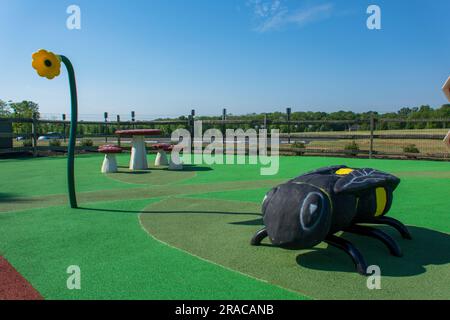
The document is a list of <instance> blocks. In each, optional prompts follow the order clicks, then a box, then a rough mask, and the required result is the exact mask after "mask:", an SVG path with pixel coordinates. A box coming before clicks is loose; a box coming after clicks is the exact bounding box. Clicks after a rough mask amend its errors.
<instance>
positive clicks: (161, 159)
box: [153, 143, 172, 167]
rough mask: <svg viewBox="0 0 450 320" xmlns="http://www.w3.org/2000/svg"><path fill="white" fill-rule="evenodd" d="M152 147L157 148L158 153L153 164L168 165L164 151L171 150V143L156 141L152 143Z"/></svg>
mask: <svg viewBox="0 0 450 320" xmlns="http://www.w3.org/2000/svg"><path fill="white" fill-rule="evenodd" d="M153 149H155V150H158V154H157V155H156V159H155V166H156V167H159V166H167V165H169V160H167V154H166V151H172V145H170V144H167V143H157V144H154V145H153Z"/></svg>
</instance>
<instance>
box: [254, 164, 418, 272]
mask: <svg viewBox="0 0 450 320" xmlns="http://www.w3.org/2000/svg"><path fill="white" fill-rule="evenodd" d="M399 183H400V179H399V178H397V177H395V176H393V175H391V174H388V173H385V172H381V171H378V170H375V169H369V168H364V169H352V168H348V167H346V166H333V167H326V168H321V169H318V170H315V171H312V172H309V173H306V174H304V175H301V176H299V177H297V178H294V179H292V180H290V181H288V182H286V183H283V184H281V185H279V186H277V187H275V188H273V189H272V190H270V191H269V192H268V193H267V194H266V196H265V198H264V201H263V205H262V215H263V221H264V225H265V227H264V228H263V229H261V230H259V231H258V232H256V234H255V235H254V236H253V238H252V240H251V244H252V245H259V244H260V243H261V241H262V240H263V239H264V238H265V237H267V236H268V237H269V239H270V241H271V242H272V244H274V245H276V246H280V247H287V248H293V249H306V248H312V247H314V246H315V245H317V244H319V243H320V242H322V241H325V242H327V243H328V244H329V245H332V246H335V247H337V248H339V249H342V250H344V251H345V252H346V253H347V254H349V255H350V257H351V258H352V259H353V262H354V263H355V266H356V270H357V271H358V273H360V274H362V275H366V274H367V273H366V272H367V264H366V262H365V260H364V258H363V256H362V255H361V253H360V252H359V251H358V249H356V247H355V246H353V244H352V243H351V242H349V241H347V240H345V239H343V238H340V237H338V236H336V235H335V233H337V232H339V231H345V232H350V233H356V234H360V235H365V236H370V237H373V238H376V239H378V240H380V241H382V242H383V243H384V244H385V245H386V246H387V247H388V249H389V251H390V252H391V254H392V255H394V256H397V257H400V256H402V251H401V249H400V247H399V246H398V244H397V243H396V242H395V240H394V239H393V238H392V237H390V236H389V235H388V234H386V233H385V232H383V231H381V230H377V229H375V228H372V227H369V226H366V225H360V224H386V225H390V226H392V227H394V228H395V229H396V230H398V231H399V232H400V234H401V236H402V237H403V238H405V239H411V235H410V233H409V231H408V229H407V228H406V227H405V226H404V225H403V224H402V223H401V222H400V221H398V220H396V219H393V218H389V217H385V214H386V213H387V212H388V211H389V209H390V207H391V204H392V196H393V191H394V190H395V188H396V187H397V186H398V184H399Z"/></svg>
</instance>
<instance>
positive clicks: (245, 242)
mask: <svg viewBox="0 0 450 320" xmlns="http://www.w3.org/2000/svg"><path fill="white" fill-rule="evenodd" d="M128 157H129V155H126V154H123V155H119V157H118V161H119V165H120V173H119V174H111V175H102V174H101V173H100V165H101V161H102V158H101V155H83V156H77V158H76V183H77V191H78V197H79V200H80V204H81V206H82V207H83V209H81V210H74V209H70V208H68V206H67V204H66V202H67V199H66V181H65V160H66V159H65V158H64V157H53V158H37V159H21V160H0V176H1V177H2V179H1V180H0V252H2V254H3V255H4V256H5V257H6V258H7V259H8V260H9V261H10V263H11V264H13V266H14V267H15V268H16V269H17V270H18V271H19V272H21V273H22V274H23V275H24V276H25V278H26V279H27V280H29V281H30V282H31V284H32V285H33V286H34V287H35V288H36V289H37V290H38V291H39V292H40V293H41V294H42V295H43V296H44V297H45V298H47V299H308V298H313V299H324V298H331V299H336V298H349V299H361V298H370V299H371V298H375V299H397V298H425V299H447V298H448V297H449V296H450V289H449V288H450V286H449V282H448V281H449V280H448V279H450V268H449V266H450V257H449V252H450V247H449V243H450V241H449V240H450V239H449V235H448V233H449V232H450V219H449V212H448V197H447V196H446V195H447V194H450V179H449V178H450V167H449V163H448V162H432V161H409V160H406V161H398V160H364V159H343V158H319V157H281V158H280V164H279V166H280V170H279V172H278V174H277V175H275V176H260V175H259V169H260V167H259V165H248V164H247V165H234V166H230V165H211V166H206V165H192V166H190V167H188V168H187V170H186V171H183V172H167V171H165V170H150V171H143V172H140V173H137V174H133V173H130V172H129V171H128V170H127V169H126V165H127V162H128ZM153 160H154V156H149V162H152V161H153ZM332 164H346V165H348V166H353V167H375V168H378V169H380V170H384V171H389V172H392V173H394V174H396V175H398V176H399V177H400V178H401V179H402V183H401V184H400V186H399V188H398V189H397V191H396V193H395V198H394V205H393V208H392V210H391V213H390V214H391V215H392V216H394V217H396V218H399V219H400V220H402V221H403V222H405V223H406V224H408V225H410V228H411V232H412V234H413V237H414V240H413V241H406V240H401V239H399V243H400V245H401V246H402V248H403V250H404V253H405V256H404V257H403V258H394V257H392V256H390V255H389V254H388V252H387V250H386V248H385V247H383V246H382V245H381V244H379V243H378V242H376V241H373V240H370V239H366V238H361V237H352V236H350V235H344V237H347V238H348V239H351V240H352V241H354V243H355V244H357V246H358V247H359V248H360V249H361V250H362V251H363V252H364V253H365V255H366V258H367V260H368V262H369V263H375V264H379V265H380V267H381V270H382V274H383V278H382V288H383V290H378V291H371V290H368V289H367V288H366V286H365V281H366V279H365V278H364V277H361V276H359V275H357V274H355V273H354V270H353V266H352V264H351V261H350V260H349V258H348V257H347V256H345V254H343V253H342V252H339V251H337V250H335V249H333V248H327V247H326V245H323V244H321V245H319V246H318V247H316V248H314V249H312V250H302V251H292V250H283V249H280V248H273V247H270V246H261V247H251V246H250V245H249V239H250V238H251V236H252V235H253V232H254V231H255V230H257V229H258V228H259V227H260V224H261V221H260V216H259V212H260V201H261V199H262V197H263V195H264V193H265V192H266V191H267V190H268V189H269V188H270V187H271V186H273V185H276V184H278V183H280V182H282V181H284V180H286V179H289V178H291V177H294V176H297V175H299V174H301V173H302V172H306V171H309V170H312V169H314V168H317V167H321V166H326V165H332ZM387 231H388V232H391V230H387ZM392 235H393V236H394V237H396V238H397V239H398V236H397V235H396V234H395V233H392ZM430 248H431V249H430ZM74 264H75V265H79V266H80V267H81V272H82V282H81V286H82V289H81V290H73V291H72V290H68V289H66V280H67V277H68V274H67V273H66V269H67V267H68V266H69V265H74Z"/></svg>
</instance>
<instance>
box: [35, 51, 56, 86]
mask: <svg viewBox="0 0 450 320" xmlns="http://www.w3.org/2000/svg"><path fill="white" fill-rule="evenodd" d="M32 58H33V62H32V63H31V65H32V66H33V68H34V69H36V71H37V73H38V74H39V75H40V76H41V77H46V78H47V79H53V78H54V77H57V76H59V74H60V72H61V58H60V57H59V56H58V55H56V54H54V53H53V52H49V51H46V50H43V49H41V50H39V51H38V52H35V53H33V56H32Z"/></svg>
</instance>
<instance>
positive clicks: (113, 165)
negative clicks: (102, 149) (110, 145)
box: [102, 153, 117, 173]
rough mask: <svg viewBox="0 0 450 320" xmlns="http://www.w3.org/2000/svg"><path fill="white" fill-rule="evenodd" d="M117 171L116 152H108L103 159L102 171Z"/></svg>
mask: <svg viewBox="0 0 450 320" xmlns="http://www.w3.org/2000/svg"><path fill="white" fill-rule="evenodd" d="M114 172H117V160H116V155H115V154H114V153H106V154H105V159H104V160H103V165H102V173H114Z"/></svg>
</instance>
